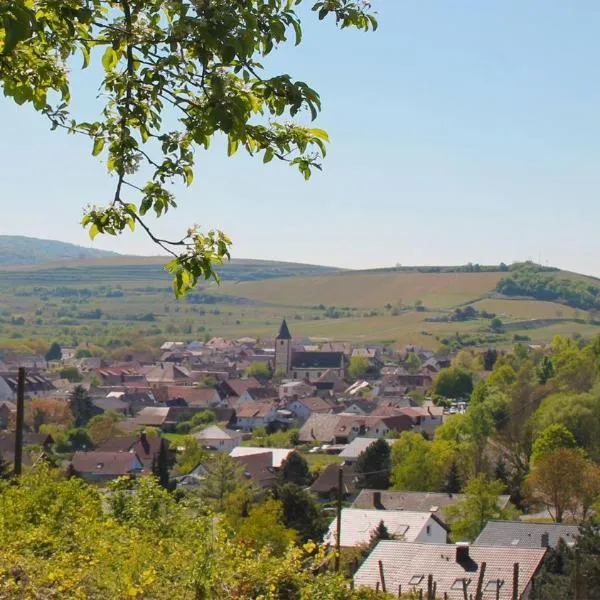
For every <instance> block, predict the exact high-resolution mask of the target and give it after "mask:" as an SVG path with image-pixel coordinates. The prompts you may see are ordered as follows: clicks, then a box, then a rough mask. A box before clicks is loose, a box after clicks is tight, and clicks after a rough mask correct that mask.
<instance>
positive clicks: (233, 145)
mask: <svg viewBox="0 0 600 600" xmlns="http://www.w3.org/2000/svg"><path fill="white" fill-rule="evenodd" d="M238 145H239V141H238V140H237V139H235V138H233V137H232V136H227V156H233V155H234V154H235V153H236V152H237V149H238Z"/></svg>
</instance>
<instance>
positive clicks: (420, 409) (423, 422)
mask: <svg viewBox="0 0 600 600" xmlns="http://www.w3.org/2000/svg"><path fill="white" fill-rule="evenodd" d="M398 412H399V413H400V414H402V415H406V416H408V417H410V418H411V419H412V420H413V425H412V430H413V431H418V432H419V433H426V434H428V435H432V434H433V433H434V432H435V430H436V429H437V428H438V427H439V426H440V425H441V424H442V422H443V418H444V409H443V408H442V407H437V406H427V407H425V406H408V407H405V408H400V409H399V411H398Z"/></svg>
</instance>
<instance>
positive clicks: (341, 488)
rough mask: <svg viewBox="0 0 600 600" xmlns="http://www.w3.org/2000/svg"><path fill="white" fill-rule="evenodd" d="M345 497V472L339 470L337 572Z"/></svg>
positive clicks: (336, 544) (336, 533) (337, 570)
mask: <svg viewBox="0 0 600 600" xmlns="http://www.w3.org/2000/svg"><path fill="white" fill-rule="evenodd" d="M343 497H344V470H343V469H342V467H340V468H339V469H338V489H337V523H336V525H337V526H336V531H335V570H336V572H338V573H339V570H340V549H341V542H342V499H343Z"/></svg>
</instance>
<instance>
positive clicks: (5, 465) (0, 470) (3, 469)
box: [0, 452, 12, 480]
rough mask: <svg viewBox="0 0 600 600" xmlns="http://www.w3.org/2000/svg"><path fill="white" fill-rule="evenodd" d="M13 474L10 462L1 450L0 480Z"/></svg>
mask: <svg viewBox="0 0 600 600" xmlns="http://www.w3.org/2000/svg"><path fill="white" fill-rule="evenodd" d="M11 474H12V468H11V465H10V463H9V462H8V461H7V460H5V459H4V457H3V456H2V453H1V452H0V480H3V479H8V478H9V477H10V476H11Z"/></svg>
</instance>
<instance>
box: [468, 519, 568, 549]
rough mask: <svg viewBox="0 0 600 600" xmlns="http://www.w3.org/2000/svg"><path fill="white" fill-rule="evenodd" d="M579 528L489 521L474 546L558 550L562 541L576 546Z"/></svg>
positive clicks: (552, 524)
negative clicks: (559, 542) (557, 547)
mask: <svg viewBox="0 0 600 600" xmlns="http://www.w3.org/2000/svg"><path fill="white" fill-rule="evenodd" d="M578 537H579V527H577V526H576V525H563V524H562V523H529V522H525V521H488V522H487V524H486V526H485V527H484V528H483V530H482V532H481V533H480V534H479V536H478V537H477V539H476V540H475V541H474V542H473V545H474V546H506V547H508V548H556V546H557V545H558V541H559V540H560V539H562V540H563V541H564V542H565V544H575V543H576V542H577V538H578Z"/></svg>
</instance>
